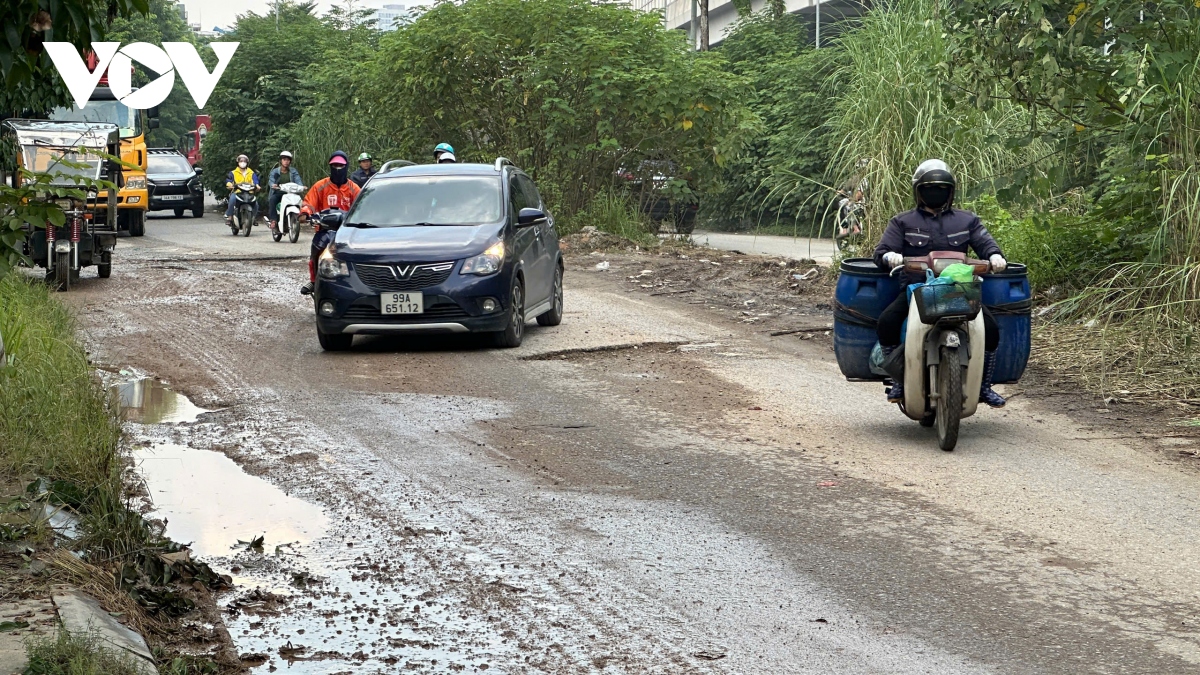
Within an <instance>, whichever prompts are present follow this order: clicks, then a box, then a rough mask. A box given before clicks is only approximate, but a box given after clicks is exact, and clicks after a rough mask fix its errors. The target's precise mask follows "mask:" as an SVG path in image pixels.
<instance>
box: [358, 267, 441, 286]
mask: <svg viewBox="0 0 1200 675" xmlns="http://www.w3.org/2000/svg"><path fill="white" fill-rule="evenodd" d="M453 270H454V263H453V262H442V263H428V264H420V265H360V264H357V263H356V264H355V265H354V271H355V272H357V273H358V278H359V279H360V280H361V281H362V282H363V283H364V284H366V285H368V286H370V287H371V288H372V289H374V290H376V291H379V292H381V293H384V292H394V291H419V290H421V289H424V288H429V287H430V286H437V285H438V284H441V283H443V282H445V281H446V279H449V278H450V272H451V271H453Z"/></svg>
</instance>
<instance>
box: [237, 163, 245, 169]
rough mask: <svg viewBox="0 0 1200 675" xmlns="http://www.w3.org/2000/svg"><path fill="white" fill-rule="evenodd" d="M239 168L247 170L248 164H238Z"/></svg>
mask: <svg viewBox="0 0 1200 675" xmlns="http://www.w3.org/2000/svg"><path fill="white" fill-rule="evenodd" d="M238 168H239V169H244V168H246V163H245V162H238Z"/></svg>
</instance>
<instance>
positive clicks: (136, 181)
mask: <svg viewBox="0 0 1200 675" xmlns="http://www.w3.org/2000/svg"><path fill="white" fill-rule="evenodd" d="M125 187H127V188H129V189H130V190H145V189H146V177H145V176H140V177H137V178H130V179H128V180H126V181H125Z"/></svg>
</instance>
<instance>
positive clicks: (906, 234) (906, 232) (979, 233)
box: [875, 208, 1000, 284]
mask: <svg viewBox="0 0 1200 675" xmlns="http://www.w3.org/2000/svg"><path fill="white" fill-rule="evenodd" d="M968 246H970V247H971V249H972V250H974V251H975V255H977V256H979V259H980V260H987V259H988V258H990V257H991V256H992V255H993V254H996V253H1000V245H999V244H997V243H996V240H995V239H994V238H993V237H992V235H991V233H989V232H988V231H987V228H986V227H984V226H983V223H982V222H980V220H979V216H977V215H975V214H974V213H971V212H970V211H966V210H962V209H954V208H951V209H947V210H946V211H944V212H942V213H940V214H938V215H936V216H934V215H930V214H928V213H926V212H925V211H922V210H920V209H913V210H912V211H905V212H904V213H901V214H899V215H897V216H895V217H893V218H892V220H891V222H889V223H888V226H887V229H886V230H884V231H883V238H882V239H880V240H879V245H878V246H876V247H875V264H876V265H878V266H879V267H880V268H881V269H888V266H887V264H885V263H884V262H883V255H884V254H885V253H899V254H901V255H903V256H904V257H906V258H908V257H920V256H924V255H929V253H930V252H931V251H958V252H959V253H966V252H967V247H968ZM923 281H925V279H924V278H923V277H921V276H919V275H913V274H909V275H908V283H910V284H917V283H921V282H923Z"/></svg>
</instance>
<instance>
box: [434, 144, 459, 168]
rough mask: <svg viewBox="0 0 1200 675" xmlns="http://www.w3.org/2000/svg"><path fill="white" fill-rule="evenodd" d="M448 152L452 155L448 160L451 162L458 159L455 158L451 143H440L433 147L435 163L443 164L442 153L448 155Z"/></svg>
mask: <svg viewBox="0 0 1200 675" xmlns="http://www.w3.org/2000/svg"><path fill="white" fill-rule="evenodd" d="M446 154H449V155H450V159H449V160H448V161H451V162H453V161H456V160H455V159H454V148H453V147H451V146H450V144H449V143H438V144H437V146H436V147H434V149H433V161H434V163H435V164H441V163H442V155H446Z"/></svg>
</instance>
